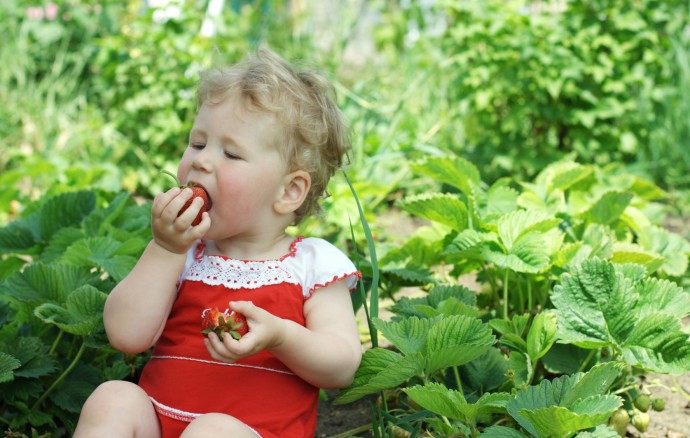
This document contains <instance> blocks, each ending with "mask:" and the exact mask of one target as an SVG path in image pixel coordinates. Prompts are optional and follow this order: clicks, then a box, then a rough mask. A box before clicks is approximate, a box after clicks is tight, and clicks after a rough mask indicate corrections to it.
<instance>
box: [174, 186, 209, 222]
mask: <svg viewBox="0 0 690 438" xmlns="http://www.w3.org/2000/svg"><path fill="white" fill-rule="evenodd" d="M186 187H189V188H190V189H192V193H193V195H192V197H191V198H189V200H188V201H187V202H185V204H184V205H183V206H182V208H181V209H180V212H179V213H177V216H178V217H179V216H180V215H181V214H182V213H184V212H185V211H186V210H187V209H188V208H189V206H190V205H192V201H194V198H201V199H202V200H203V201H204V206H203V207H202V208H201V209H200V210H199V213H198V214H197V215H196V217H195V218H194V220H193V221H192V225H199V222H201V216H202V215H203V214H204V212H205V211H209V210H210V209H211V199H210V198H209V197H208V193H206V190H204V188H203V187H200V186H196V185H194V184H189V185H187V186H186ZM183 188H184V187H183Z"/></svg>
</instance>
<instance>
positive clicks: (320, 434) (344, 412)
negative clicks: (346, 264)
mask: <svg viewBox="0 0 690 438" xmlns="http://www.w3.org/2000/svg"><path fill="white" fill-rule="evenodd" d="M380 219H381V220H382V225H383V226H385V227H386V228H388V226H387V225H390V226H391V227H392V228H395V229H396V230H397V231H398V232H399V235H401V236H409V235H410V234H412V232H414V229H415V228H416V227H418V226H419V224H418V223H412V222H411V221H409V220H407V221H406V220H404V218H400V216H398V215H393V217H383V218H380ZM678 219H679V220H675V218H672V219H671V220H670V221H669V223H668V225H669V226H668V228H669V229H671V230H672V231H674V232H676V233H679V234H682V235H684V236H686V238H688V237H690V223H688V222H687V221H686V220H684V219H683V218H678ZM679 224H682V226H680V227H678V225H679ZM404 293H410V294H414V293H417V292H416V291H415V290H408V291H406V292H404ZM386 304H389V303H385V301H384V302H382V303H381V308H382V309H383V310H382V313H381V315H380V316H381V318H382V319H384V320H385V319H387V316H386V315H385V313H384V312H385V307H386ZM358 320H359V321H360V323H363V322H364V321H366V319H365V317H364V315H362V314H360V315H358ZM685 323H686V324H685V325H686V327H687V328H688V330H690V318H688V319H686V320H685ZM363 347H364V348H369V345H366V344H365V345H364V346H363ZM642 383H643V384H644V385H645V387H647V388H648V389H649V390H650V392H651V393H652V397H660V398H663V399H665V401H666V408H665V409H664V410H663V411H662V412H653V411H651V410H650V412H649V414H650V417H651V421H650V424H649V428H648V429H647V431H646V432H645V433H640V432H638V431H637V430H636V429H635V428H634V427H632V426H628V433H627V436H628V437H630V438H690V373H685V374H684V375H682V376H668V375H660V374H653V373H652V374H648V375H647V376H646V380H645V382H642ZM337 393H338V392H337V391H326V396H327V397H326V398H325V399H323V400H321V401H320V402H319V414H318V423H317V432H316V435H315V438H336V437H337V438H348V437H360V438H370V437H372V436H373V435H372V433H371V430H370V426H371V424H372V418H371V406H372V403H373V402H374V398H371V397H370V398H365V399H360V400H358V401H356V402H354V403H350V404H346V405H335V404H333V398H334V397H335V395H337ZM363 429H364V430H363Z"/></svg>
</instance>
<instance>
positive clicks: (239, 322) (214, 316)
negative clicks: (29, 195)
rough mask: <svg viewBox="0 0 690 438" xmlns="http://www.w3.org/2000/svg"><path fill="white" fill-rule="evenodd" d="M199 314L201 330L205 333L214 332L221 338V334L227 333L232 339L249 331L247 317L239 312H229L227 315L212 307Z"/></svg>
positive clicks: (238, 337)
mask: <svg viewBox="0 0 690 438" xmlns="http://www.w3.org/2000/svg"><path fill="white" fill-rule="evenodd" d="M201 316H202V320H201V332H202V333H203V334H205V335H208V334H209V333H211V332H214V333H215V334H217V335H218V337H219V338H220V339H223V335H225V333H229V334H230V336H232V337H233V339H240V338H241V337H242V336H244V335H246V334H247V332H248V331H249V327H248V326H247V318H245V317H244V315H242V314H241V313H237V312H231V313H230V314H229V315H228V314H226V313H222V312H220V311H219V310H218V308H217V307H214V308H213V309H208V310H205V311H204V313H203V314H202V315H201Z"/></svg>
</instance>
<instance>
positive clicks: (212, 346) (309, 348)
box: [204, 281, 362, 388]
mask: <svg viewBox="0 0 690 438" xmlns="http://www.w3.org/2000/svg"><path fill="white" fill-rule="evenodd" d="M231 308H232V309H233V310H235V311H237V312H240V313H242V314H244V315H245V316H246V317H247V321H248V323H249V333H247V334H246V335H245V336H243V337H242V339H240V340H239V341H236V340H234V339H232V337H231V336H225V337H224V338H223V341H221V340H220V339H218V337H217V336H216V335H215V334H214V333H211V334H210V335H209V336H208V338H207V339H206V340H205V341H204V342H206V343H207V347H208V349H209V352H210V353H211V355H212V356H213V357H214V358H215V359H217V360H222V361H226V362H233V361H236V360H238V359H240V358H242V357H247V356H250V355H252V354H255V353H257V352H259V351H261V350H263V349H268V350H270V351H271V352H272V353H273V354H274V355H275V356H276V357H277V358H278V359H280V360H281V361H282V362H283V363H284V364H285V365H286V366H287V367H288V368H290V369H291V370H292V371H293V372H294V373H295V374H297V375H298V376H300V377H301V378H302V379H304V380H306V381H307V382H309V383H311V384H312V385H314V386H317V387H319V388H342V387H345V386H347V385H349V384H350V383H351V382H352V378H353V376H354V373H355V371H356V370H357V367H358V366H359V362H360V359H361V357H362V347H361V344H360V341H359V332H358V330H357V323H356V321H355V316H354V312H353V311H352V302H351V301H350V293H349V291H348V290H347V286H346V285H345V282H344V281H338V282H336V283H333V284H331V285H329V286H327V287H324V288H322V289H318V290H317V291H316V292H314V295H313V296H312V297H311V298H310V299H308V300H307V301H306V302H305V305H304V315H305V317H306V324H307V326H306V327H303V326H301V325H299V324H297V323H295V322H294V321H290V320H285V319H281V318H278V317H276V316H274V315H271V314H270V313H268V312H267V311H265V310H263V309H261V308H258V307H256V306H254V305H253V304H252V303H251V302H247V301H242V302H233V303H231Z"/></svg>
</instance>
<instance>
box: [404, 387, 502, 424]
mask: <svg viewBox="0 0 690 438" xmlns="http://www.w3.org/2000/svg"><path fill="white" fill-rule="evenodd" d="M403 391H404V392H405V393H406V394H407V395H408V396H409V397H410V398H411V399H412V400H414V401H415V402H417V403H418V404H419V405H420V406H421V407H423V408H424V409H427V410H429V411H431V412H433V413H435V414H437V415H441V416H444V417H448V418H452V419H455V420H461V421H465V422H469V423H470V424H475V423H476V421H477V418H478V417H479V416H480V415H482V414H489V413H499V412H505V406H506V403H507V402H508V400H509V398H510V395H509V394H507V393H493V394H488V393H487V394H484V395H482V396H481V397H480V398H479V399H478V400H477V401H476V402H475V403H467V401H466V400H465V397H464V396H463V395H462V393H461V392H460V391H457V390H454V389H449V388H446V387H445V386H443V385H441V384H439V383H427V384H426V385H424V386H420V385H417V386H413V387H411V388H404V389H403Z"/></svg>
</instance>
